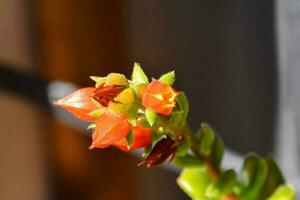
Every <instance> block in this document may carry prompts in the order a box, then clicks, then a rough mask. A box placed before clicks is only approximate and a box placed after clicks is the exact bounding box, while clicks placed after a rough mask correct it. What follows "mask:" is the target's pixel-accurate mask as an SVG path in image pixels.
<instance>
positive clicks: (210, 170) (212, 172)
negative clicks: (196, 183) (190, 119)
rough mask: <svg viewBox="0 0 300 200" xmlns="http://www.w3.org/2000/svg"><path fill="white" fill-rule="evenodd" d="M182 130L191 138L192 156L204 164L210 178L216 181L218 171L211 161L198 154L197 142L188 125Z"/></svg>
mask: <svg viewBox="0 0 300 200" xmlns="http://www.w3.org/2000/svg"><path fill="white" fill-rule="evenodd" d="M183 130H184V134H185V135H188V136H189V137H190V138H191V142H192V146H191V150H192V152H193V153H194V155H195V156H196V157H197V158H198V159H200V160H201V161H203V162H204V163H205V165H206V167H207V170H208V174H209V176H210V178H211V179H212V180H217V179H218V177H219V176H220V169H219V168H218V167H217V166H216V165H214V163H213V162H212V161H211V159H210V158H209V157H208V156H206V155H204V154H202V153H201V152H200V149H199V142H198V140H197V138H196V136H195V134H194V133H193V132H192V131H191V129H190V128H189V127H188V125H185V126H184V129H183Z"/></svg>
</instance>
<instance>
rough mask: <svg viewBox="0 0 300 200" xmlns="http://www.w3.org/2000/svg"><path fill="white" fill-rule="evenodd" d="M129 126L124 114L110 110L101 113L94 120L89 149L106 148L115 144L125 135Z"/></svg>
mask: <svg viewBox="0 0 300 200" xmlns="http://www.w3.org/2000/svg"><path fill="white" fill-rule="evenodd" d="M130 128H131V127H130V124H129V122H128V120H127V117H126V116H125V115H117V114H115V113H112V112H105V113H103V114H102V115H101V116H100V117H99V118H98V119H97V121H96V128H95V130H94V133H93V136H92V138H93V142H92V145H91V146H90V149H92V148H95V147H98V148H106V147H108V146H110V145H112V144H115V143H116V142H118V141H120V140H121V139H124V138H125V137H126V135H127V134H128V133H129V131H130Z"/></svg>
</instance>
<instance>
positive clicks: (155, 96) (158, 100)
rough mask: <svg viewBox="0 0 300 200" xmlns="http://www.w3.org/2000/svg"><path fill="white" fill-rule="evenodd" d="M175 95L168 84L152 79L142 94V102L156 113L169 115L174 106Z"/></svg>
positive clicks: (174, 91)
mask: <svg viewBox="0 0 300 200" xmlns="http://www.w3.org/2000/svg"><path fill="white" fill-rule="evenodd" d="M177 95H178V92H177V91H176V90H175V89H173V88H172V87H171V86H170V85H167V84H164V83H162V82H160V81H158V80H155V79H153V80H152V82H151V83H150V84H149V85H148V86H147V88H146V90H145V92H144V94H143V99H142V104H143V106H144V107H146V108H150V109H151V110H153V111H154V112H156V113H160V114H162V115H169V114H170V113H171V112H172V110H173V108H174V107H175V104H176V101H175V100H176V96H177Z"/></svg>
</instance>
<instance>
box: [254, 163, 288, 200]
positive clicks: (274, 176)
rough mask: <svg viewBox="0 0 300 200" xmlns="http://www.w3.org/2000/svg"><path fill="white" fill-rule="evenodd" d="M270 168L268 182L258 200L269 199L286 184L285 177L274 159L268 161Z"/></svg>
mask: <svg viewBox="0 0 300 200" xmlns="http://www.w3.org/2000/svg"><path fill="white" fill-rule="evenodd" d="M266 162H267V166H268V174H267V178H266V182H265V184H264V186H263V189H262V193H261V195H260V196H259V198H257V200H265V199H267V197H269V196H270V195H271V194H272V193H273V192H274V191H275V190H276V188H277V187H278V186H279V185H282V184H284V178H283V175H282V173H281V171H280V169H279V167H278V165H277V163H276V161H275V160H274V159H273V158H271V157H270V158H267V159H266Z"/></svg>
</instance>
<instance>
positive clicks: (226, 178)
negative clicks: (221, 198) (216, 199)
mask: <svg viewBox="0 0 300 200" xmlns="http://www.w3.org/2000/svg"><path fill="white" fill-rule="evenodd" d="M235 183H236V173H235V171H234V170H232V169H230V170H227V171H225V172H223V173H222V175H221V177H220V178H219V180H218V181H217V183H216V188H218V189H219V191H220V193H221V194H222V195H227V194H230V193H232V191H233V187H234V185H235Z"/></svg>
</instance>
